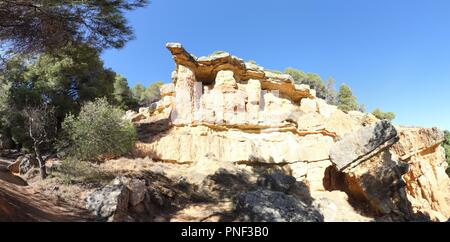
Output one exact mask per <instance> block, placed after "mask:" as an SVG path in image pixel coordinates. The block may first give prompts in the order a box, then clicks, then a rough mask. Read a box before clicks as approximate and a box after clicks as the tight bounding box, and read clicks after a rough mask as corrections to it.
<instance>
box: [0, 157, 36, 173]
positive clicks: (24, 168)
mask: <svg viewBox="0 0 450 242" xmlns="http://www.w3.org/2000/svg"><path fill="white" fill-rule="evenodd" d="M34 167H39V164H38V162H37V160H36V158H35V157H34V156H33V155H30V154H27V155H23V156H20V157H18V158H17V159H16V161H15V162H14V163H12V164H11V165H9V166H8V170H9V171H10V172H12V173H18V174H20V175H24V174H26V173H27V172H28V171H30V170H31V169H33V168H34Z"/></svg>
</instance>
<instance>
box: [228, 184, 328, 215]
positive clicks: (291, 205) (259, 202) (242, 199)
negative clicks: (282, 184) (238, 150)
mask: <svg viewBox="0 0 450 242" xmlns="http://www.w3.org/2000/svg"><path fill="white" fill-rule="evenodd" d="M236 211H237V213H238V214H239V215H240V216H241V218H242V220H243V221H251V222H322V221H323V216H322V215H321V214H320V213H319V212H318V211H317V210H316V209H315V208H312V207H310V206H308V205H307V204H306V203H304V202H302V201H301V200H299V199H298V198H296V197H294V196H292V195H286V194H285V193H282V192H276V191H270V190H256V191H251V192H246V193H242V194H241V195H239V197H238V199H237V203H236Z"/></svg>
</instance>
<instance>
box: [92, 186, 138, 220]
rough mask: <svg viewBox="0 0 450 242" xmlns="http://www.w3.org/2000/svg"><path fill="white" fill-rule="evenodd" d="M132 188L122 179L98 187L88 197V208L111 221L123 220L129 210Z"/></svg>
mask: <svg viewBox="0 0 450 242" xmlns="http://www.w3.org/2000/svg"><path fill="white" fill-rule="evenodd" d="M129 198H130V190H129V189H128V188H127V186H126V185H125V184H123V183H122V182H120V180H118V179H116V180H114V181H113V182H112V183H111V184H110V185H107V186H105V187H103V188H100V189H97V190H95V191H93V192H92V193H90V194H89V195H88V196H87V197H86V208H87V209H88V210H89V211H92V212H93V214H94V215H96V216H99V217H101V218H103V219H106V220H108V221H110V222H119V221H123V219H124V217H125V216H126V214H127V211H128V202H129Z"/></svg>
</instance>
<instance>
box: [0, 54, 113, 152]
mask: <svg viewBox="0 0 450 242" xmlns="http://www.w3.org/2000/svg"><path fill="white" fill-rule="evenodd" d="M115 77H116V74H115V73H114V72H113V71H111V70H108V69H105V68H104V66H103V62H102V61H101V60H100V56H99V53H98V51H97V50H95V49H94V48H91V47H89V46H86V45H79V46H67V47H64V48H63V49H60V51H59V52H58V53H55V54H43V55H41V56H39V57H38V58H36V59H28V58H21V57H18V56H17V57H15V58H13V59H11V60H9V61H8V62H7V63H6V65H5V67H4V69H3V70H2V71H1V72H0V114H1V116H0V119H1V120H0V126H2V127H3V128H5V129H7V130H9V133H11V135H12V136H13V137H12V138H13V140H14V141H15V142H16V144H18V145H23V146H24V147H26V148H30V143H31V142H30V140H28V139H27V138H26V135H24V132H26V131H25V130H24V125H25V123H24V118H23V115H21V114H20V113H19V112H18V110H19V111H20V110H23V109H24V108H26V107H34V106H39V105H42V104H45V105H48V106H52V107H54V108H55V115H56V118H57V122H58V123H57V126H58V127H59V124H60V123H61V122H62V120H63V119H64V117H65V116H66V114H68V113H75V114H76V113H78V112H79V110H80V107H81V104H82V103H83V102H86V101H91V100H94V99H95V98H97V97H107V98H109V99H111V98H112V93H113V89H114V86H113V84H114V80H115Z"/></svg>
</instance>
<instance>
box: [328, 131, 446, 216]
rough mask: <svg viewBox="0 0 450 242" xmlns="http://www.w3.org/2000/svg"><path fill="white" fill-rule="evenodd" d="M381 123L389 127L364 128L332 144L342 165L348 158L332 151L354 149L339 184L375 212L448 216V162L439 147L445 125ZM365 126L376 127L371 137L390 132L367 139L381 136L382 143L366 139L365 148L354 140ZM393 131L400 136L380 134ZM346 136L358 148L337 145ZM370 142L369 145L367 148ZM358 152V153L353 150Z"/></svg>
mask: <svg viewBox="0 0 450 242" xmlns="http://www.w3.org/2000/svg"><path fill="white" fill-rule="evenodd" d="M379 127H384V129H385V131H381V130H379V129H373V127H367V128H363V130H360V131H357V132H356V133H355V134H350V135H348V136H347V137H345V138H344V139H343V140H341V141H340V142H338V143H336V144H335V146H334V147H333V148H332V152H331V154H332V155H331V157H332V161H333V162H335V160H334V159H333V158H334V157H337V158H336V161H337V164H336V165H337V167H338V168H339V167H342V166H339V165H340V164H342V163H341V161H342V160H345V159H342V157H343V156H338V155H333V152H342V153H345V152H347V154H350V155H347V157H348V159H347V161H348V165H349V166H348V167H347V168H345V167H343V169H341V170H342V171H343V173H342V174H341V177H340V178H336V179H335V180H338V182H337V184H338V185H337V186H340V188H339V189H341V190H345V191H347V192H348V193H349V194H350V195H351V196H353V197H354V198H356V199H357V200H359V201H365V202H367V203H368V204H369V205H370V207H371V210H372V211H373V212H374V213H375V215H376V216H378V217H382V218H383V219H387V220H400V221H402V220H403V221H404V220H406V221H409V220H435V221H447V220H448V218H449V216H450V213H449V212H450V210H449V201H450V200H449V198H450V197H449V195H450V193H449V188H450V185H449V182H450V179H449V177H448V176H447V175H446V173H445V169H446V167H447V164H446V162H445V158H444V152H443V150H442V147H440V144H441V143H442V141H443V135H442V131H440V130H438V129H435V128H434V129H425V128H402V127H396V128H394V127H392V126H389V125H381V124H380V125H379ZM393 129H395V132H394V131H393ZM366 132H369V133H370V132H372V135H368V136H367V137H386V138H383V139H378V138H377V139H374V138H373V139H368V140H377V142H376V143H378V145H377V146H373V147H372V146H370V145H368V143H367V142H360V143H359V145H362V146H363V147H362V148H361V147H356V148H355V146H352V145H354V144H355V143H354V142H353V141H354V140H355V137H361V134H362V133H366ZM388 133H390V134H394V133H396V134H397V135H396V136H395V137H396V138H395V142H391V140H392V139H391V138H389V137H390V136H391V135H387V136H386V135H381V136H380V134H388ZM380 140H384V143H383V142H379V141H380ZM345 142H347V143H348V147H351V148H353V150H352V151H351V152H350V151H349V150H345V149H344V148H341V150H340V149H338V147H343V146H344V145H345ZM364 145H365V146H364ZM367 147H370V149H365V148H367ZM342 150H343V151H342ZM362 151H366V153H364V152H362ZM358 152H359V153H358ZM356 153H357V154H358V155H354V154H356ZM353 157H359V158H358V159H353ZM360 157H365V159H362V158H360Z"/></svg>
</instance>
